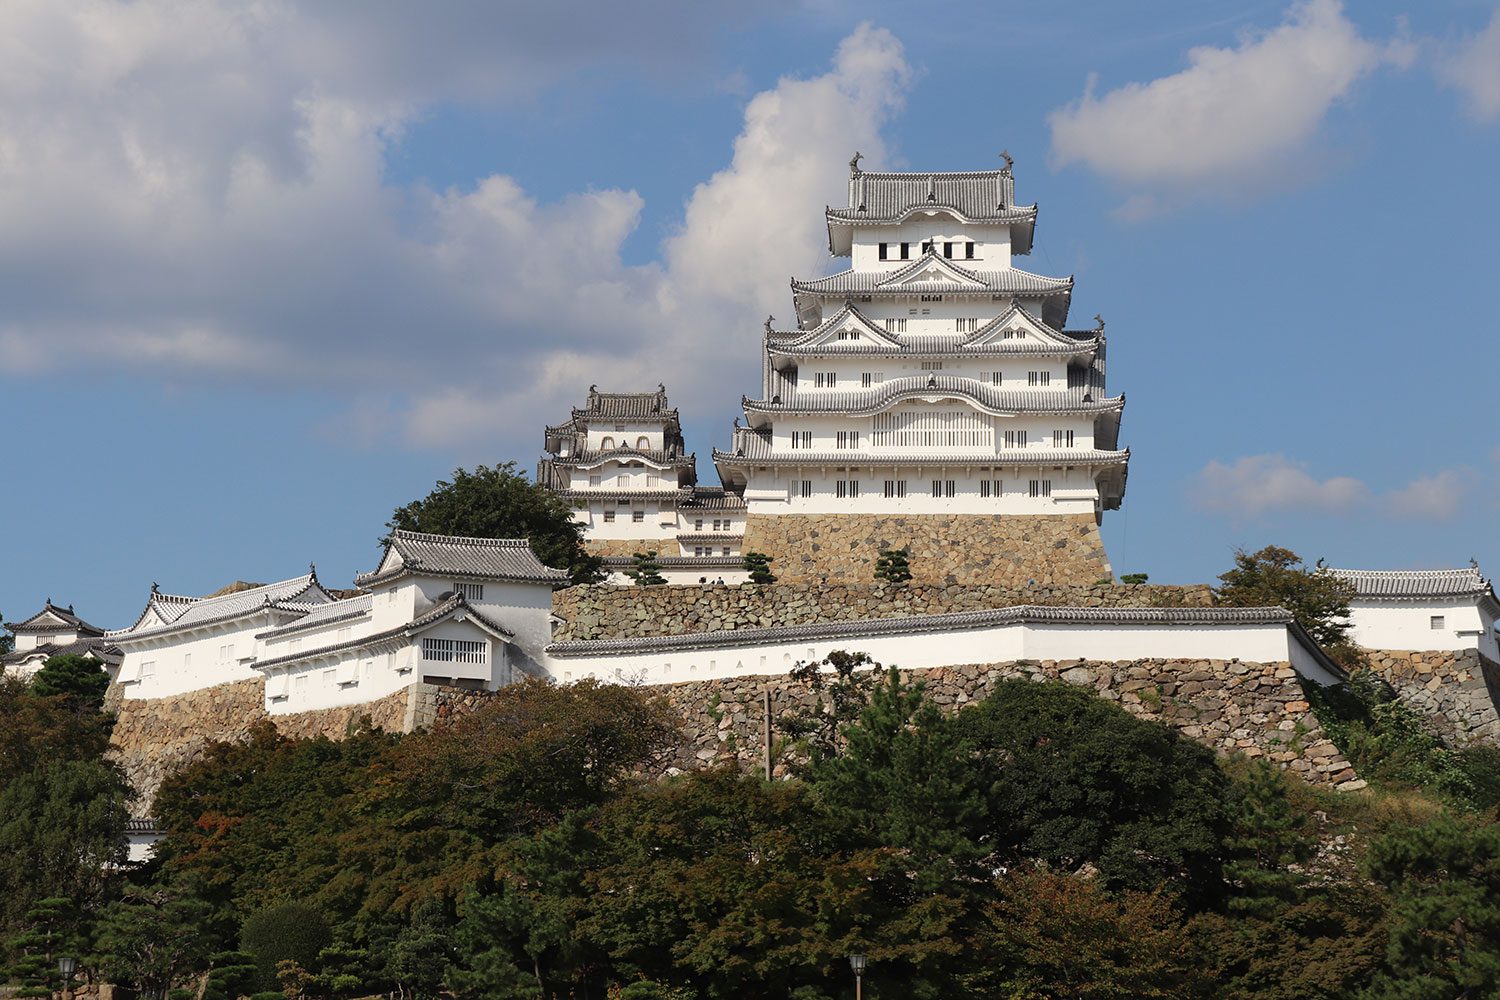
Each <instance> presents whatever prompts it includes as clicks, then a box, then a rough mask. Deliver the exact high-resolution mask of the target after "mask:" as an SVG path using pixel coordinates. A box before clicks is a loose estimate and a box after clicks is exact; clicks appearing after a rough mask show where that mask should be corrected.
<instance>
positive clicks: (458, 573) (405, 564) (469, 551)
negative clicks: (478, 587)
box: [354, 530, 568, 587]
mask: <svg viewBox="0 0 1500 1000" xmlns="http://www.w3.org/2000/svg"><path fill="white" fill-rule="evenodd" d="M413 574H420V575H422V576H437V577H464V578H467V579H473V580H499V581H505V582H515V583H565V582H566V581H567V579H568V574H567V572H566V571H565V570H560V569H553V568H551V567H550V566H546V565H543V564H542V561H541V560H540V559H538V558H537V557H536V553H535V552H533V551H532V550H531V543H530V542H528V541H527V540H526V539H524V538H469V537H465V536H462V535H433V534H428V533H426V532H421V531H399V530H398V531H395V532H392V534H391V540H390V544H389V545H387V547H386V551H385V556H384V558H382V559H381V561H380V565H379V566H378V567H377V568H376V569H375V570H374V572H371V573H361V574H359V575H358V576H356V577H355V578H354V582H355V583H356V584H357V585H359V586H361V587H370V586H374V585H376V584H381V583H386V582H387V581H390V580H395V579H398V578H400V577H403V576H410V575H413Z"/></svg>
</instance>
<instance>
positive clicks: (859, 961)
mask: <svg viewBox="0 0 1500 1000" xmlns="http://www.w3.org/2000/svg"><path fill="white" fill-rule="evenodd" d="M867 961H868V960H867V959H866V958H865V956H863V955H850V956H849V968H851V969H853V970H854V1000H863V990H864V980H865V965H866V964H867Z"/></svg>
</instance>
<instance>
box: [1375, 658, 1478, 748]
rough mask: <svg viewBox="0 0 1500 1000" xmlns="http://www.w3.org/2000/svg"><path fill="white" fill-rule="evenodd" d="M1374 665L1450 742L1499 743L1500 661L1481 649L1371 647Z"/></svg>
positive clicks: (1459, 743) (1402, 696)
mask: <svg viewBox="0 0 1500 1000" xmlns="http://www.w3.org/2000/svg"><path fill="white" fill-rule="evenodd" d="M1366 653H1367V655H1368V656H1369V658H1370V667H1371V669H1373V670H1374V671H1375V672H1376V673H1377V674H1379V675H1380V676H1381V677H1382V678H1383V679H1384V680H1385V682H1386V683H1387V684H1389V685H1390V686H1391V687H1393V688H1395V689H1396V692H1397V694H1399V695H1400V696H1401V700H1402V701H1404V702H1406V703H1407V704H1408V705H1410V706H1411V707H1412V708H1414V709H1416V710H1417V711H1418V712H1420V713H1422V714H1423V715H1425V716H1427V718H1428V719H1429V720H1431V723H1432V725H1433V727H1434V728H1435V729H1436V730H1437V732H1438V734H1439V735H1441V736H1442V737H1443V739H1445V740H1447V741H1448V742H1449V743H1451V744H1454V745H1456V746H1465V745H1467V744H1470V743H1474V742H1486V743H1490V744H1495V743H1500V714H1497V713H1496V709H1495V705H1496V697H1497V695H1500V663H1496V662H1495V661H1493V660H1491V659H1489V658H1488V657H1486V656H1484V655H1482V654H1481V653H1480V652H1479V651H1478V650H1477V649H1453V650H1436V651H1434V650H1425V651H1412V650H1400V649H1371V650H1366Z"/></svg>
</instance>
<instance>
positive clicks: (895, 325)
mask: <svg viewBox="0 0 1500 1000" xmlns="http://www.w3.org/2000/svg"><path fill="white" fill-rule="evenodd" d="M912 311H913V312H916V310H915V309H913V310H912ZM885 332H886V333H905V332H906V317H905V316H897V317H894V318H892V319H887V320H886V321H885Z"/></svg>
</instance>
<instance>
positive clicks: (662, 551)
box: [583, 538, 677, 558]
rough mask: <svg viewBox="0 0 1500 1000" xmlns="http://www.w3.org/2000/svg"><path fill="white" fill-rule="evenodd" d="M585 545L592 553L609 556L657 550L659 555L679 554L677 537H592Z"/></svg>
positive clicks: (630, 554) (627, 555) (631, 554)
mask: <svg viewBox="0 0 1500 1000" xmlns="http://www.w3.org/2000/svg"><path fill="white" fill-rule="evenodd" d="M583 547H584V548H586V549H587V550H588V551H589V554H590V555H595V556H602V557H605V558H609V557H611V556H626V557H629V556H633V555H635V554H636V553H637V552H655V553H656V554H657V555H659V556H675V555H677V540H676V539H675V538H590V539H587V540H585V541H584V543H583Z"/></svg>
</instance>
